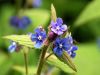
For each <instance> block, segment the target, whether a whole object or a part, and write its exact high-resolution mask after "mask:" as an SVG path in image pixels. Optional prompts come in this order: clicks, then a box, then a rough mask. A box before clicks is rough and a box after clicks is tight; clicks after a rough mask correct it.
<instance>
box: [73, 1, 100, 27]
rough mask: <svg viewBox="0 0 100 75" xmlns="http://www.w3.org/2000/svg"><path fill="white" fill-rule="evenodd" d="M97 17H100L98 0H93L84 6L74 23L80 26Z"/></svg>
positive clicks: (99, 2)
mask: <svg viewBox="0 0 100 75" xmlns="http://www.w3.org/2000/svg"><path fill="white" fill-rule="evenodd" d="M98 18H100V0H95V1H92V2H91V3H90V4H89V5H87V6H86V8H85V9H84V11H83V12H82V13H81V14H80V16H79V17H78V19H77V20H76V21H75V23H74V24H75V25H76V26H80V25H83V24H84V23H87V22H89V21H92V20H94V19H98Z"/></svg>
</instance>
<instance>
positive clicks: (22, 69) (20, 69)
mask: <svg viewBox="0 0 100 75" xmlns="http://www.w3.org/2000/svg"><path fill="white" fill-rule="evenodd" d="M13 69H14V70H15V71H18V72H20V73H21V74H22V75H25V73H26V72H25V67H24V66H14V67H13ZM28 72H29V73H28V74H29V75H33V74H34V75H35V73H36V67H34V66H31V67H28Z"/></svg>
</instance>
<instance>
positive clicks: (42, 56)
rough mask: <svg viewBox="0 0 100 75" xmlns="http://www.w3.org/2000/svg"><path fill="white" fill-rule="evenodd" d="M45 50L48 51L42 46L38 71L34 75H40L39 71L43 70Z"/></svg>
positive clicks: (46, 47) (45, 46)
mask: <svg viewBox="0 0 100 75" xmlns="http://www.w3.org/2000/svg"><path fill="white" fill-rule="evenodd" d="M47 50H48V46H47V45H44V46H43V48H42V52H41V55H40V60H39V65H38V69H37V74H36V75H40V74H41V71H42V68H43V64H44V62H45V55H46V52H47Z"/></svg>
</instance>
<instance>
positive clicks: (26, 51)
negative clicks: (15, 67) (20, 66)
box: [23, 47, 28, 75]
mask: <svg viewBox="0 0 100 75" xmlns="http://www.w3.org/2000/svg"><path fill="white" fill-rule="evenodd" d="M23 54H24V62H25V75H28V48H27V47H23Z"/></svg>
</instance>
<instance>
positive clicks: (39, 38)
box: [31, 28, 46, 48]
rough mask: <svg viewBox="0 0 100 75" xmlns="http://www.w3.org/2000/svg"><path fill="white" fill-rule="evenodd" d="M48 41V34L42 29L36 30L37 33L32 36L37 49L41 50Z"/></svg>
mask: <svg viewBox="0 0 100 75" xmlns="http://www.w3.org/2000/svg"><path fill="white" fill-rule="evenodd" d="M45 39H46V32H45V31H44V30H43V29H42V28H37V29H35V33H34V34H31V40H32V41H33V42H35V45H34V47H35V48H41V47H42V44H43V42H44V40H45Z"/></svg>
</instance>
